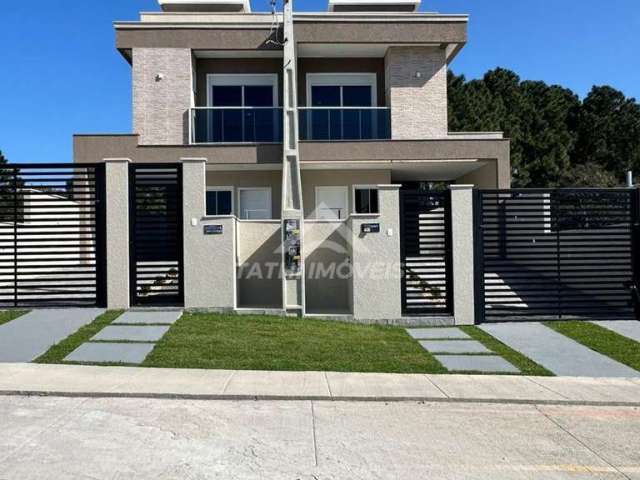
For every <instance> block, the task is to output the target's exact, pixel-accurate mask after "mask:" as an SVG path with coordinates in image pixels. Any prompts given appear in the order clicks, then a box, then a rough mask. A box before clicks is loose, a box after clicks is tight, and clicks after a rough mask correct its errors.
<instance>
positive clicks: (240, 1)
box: [158, 0, 251, 13]
mask: <svg viewBox="0 0 640 480" xmlns="http://www.w3.org/2000/svg"><path fill="white" fill-rule="evenodd" d="M158 3H159V4H160V8H162V10H163V11H164V12H244V13H251V4H250V2H249V0H158Z"/></svg>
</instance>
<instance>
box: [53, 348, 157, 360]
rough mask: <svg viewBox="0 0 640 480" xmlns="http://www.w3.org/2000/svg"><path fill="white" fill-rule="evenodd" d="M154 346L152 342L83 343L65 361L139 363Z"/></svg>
mask: <svg viewBox="0 0 640 480" xmlns="http://www.w3.org/2000/svg"><path fill="white" fill-rule="evenodd" d="M154 346H155V345H154V344H152V343H85V344H83V345H80V346H79V347H78V348H77V349H75V350H74V351H73V352H71V353H70V354H69V355H68V356H67V357H66V358H65V361H68V362H86V363H128V364H140V363H142V362H143V361H144V359H145V358H146V357H147V355H149V353H151V350H153V347H154Z"/></svg>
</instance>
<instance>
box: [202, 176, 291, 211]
mask: <svg viewBox="0 0 640 480" xmlns="http://www.w3.org/2000/svg"><path fill="white" fill-rule="evenodd" d="M207 187H234V195H233V196H234V198H233V204H234V214H235V215H236V216H237V215H238V213H239V211H240V210H239V207H240V201H239V198H238V188H241V187H271V213H272V216H273V218H280V215H281V212H280V210H281V209H280V204H281V202H282V193H281V192H282V172H281V171H280V170H267V171H257V172H256V171H253V172H252V171H237V172H224V171H208V172H207ZM203 195H204V194H203ZM203 198H204V197H203Z"/></svg>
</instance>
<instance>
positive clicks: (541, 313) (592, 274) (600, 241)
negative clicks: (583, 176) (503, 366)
mask: <svg viewBox="0 0 640 480" xmlns="http://www.w3.org/2000/svg"><path fill="white" fill-rule="evenodd" d="M475 211H476V228H475V230H476V316H477V319H478V320H479V321H489V322H499V321H517V320H539V319H542V320H562V319H633V318H636V314H635V305H636V303H637V291H636V287H635V286H636V282H635V278H634V270H636V271H637V269H636V268H634V265H636V264H637V262H638V256H637V231H636V230H637V228H638V225H637V221H638V191H636V190H632V189H558V190H551V189H546V190H538V189H535V190H534V189H523V190H481V191H478V192H476V199H475Z"/></svg>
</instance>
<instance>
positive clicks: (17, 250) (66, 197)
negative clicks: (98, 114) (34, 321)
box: [0, 164, 105, 308]
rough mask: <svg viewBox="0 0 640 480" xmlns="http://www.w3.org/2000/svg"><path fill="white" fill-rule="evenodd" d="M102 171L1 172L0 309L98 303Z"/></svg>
mask: <svg viewBox="0 0 640 480" xmlns="http://www.w3.org/2000/svg"><path fill="white" fill-rule="evenodd" d="M104 250H105V249H104V165H84V164H7V165H2V166H0V307H1V308H6V307H56V306H96V305H100V306H102V305H104V303H105V263H104V261H105V255H104Z"/></svg>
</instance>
